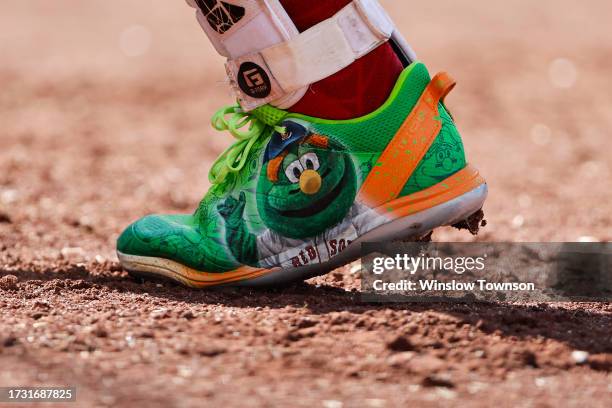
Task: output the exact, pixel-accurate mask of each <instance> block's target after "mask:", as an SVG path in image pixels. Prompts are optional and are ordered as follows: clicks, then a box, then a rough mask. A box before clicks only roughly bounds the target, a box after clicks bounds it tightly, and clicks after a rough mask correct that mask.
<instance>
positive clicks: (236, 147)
mask: <svg viewBox="0 0 612 408" xmlns="http://www.w3.org/2000/svg"><path fill="white" fill-rule="evenodd" d="M211 122H212V126H213V128H215V129H216V130H218V131H220V132H225V131H228V132H229V133H230V134H231V135H232V136H234V137H235V138H236V139H238V141H237V142H235V143H234V144H233V145H232V146H230V147H229V148H228V149H227V150H226V151H224V152H223V153H222V154H221V156H219V158H218V159H217V160H216V161H215V162H214V163H213V165H212V168H211V169H210V173H209V174H208V179H209V180H210V182H211V183H212V184H222V183H223V182H224V181H225V179H226V178H227V176H228V174H230V173H238V172H240V171H241V170H242V169H243V168H244V166H245V165H246V162H247V160H248V158H249V155H250V153H251V150H252V149H253V146H254V145H255V143H257V141H258V140H259V139H260V138H261V137H262V136H264V135H266V133H267V132H266V130H267V129H268V127H269V126H268V125H267V124H266V123H264V122H263V121H261V120H260V119H258V118H257V117H256V116H255V115H253V114H252V113H249V112H244V111H243V110H242V108H241V107H240V106H239V105H231V106H226V107H224V108H221V109H219V110H218V111H217V113H215V114H214V115H213V117H212V120H211ZM271 127H272V128H273V129H274V130H275V131H276V132H279V133H285V132H286V129H285V128H284V127H282V126H271Z"/></svg>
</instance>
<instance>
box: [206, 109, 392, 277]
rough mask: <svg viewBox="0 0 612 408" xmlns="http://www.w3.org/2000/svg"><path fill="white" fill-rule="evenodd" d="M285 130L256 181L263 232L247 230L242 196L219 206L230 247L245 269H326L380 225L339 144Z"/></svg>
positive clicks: (300, 129) (298, 129)
mask: <svg viewBox="0 0 612 408" xmlns="http://www.w3.org/2000/svg"><path fill="white" fill-rule="evenodd" d="M283 126H285V128H286V129H287V132H286V134H284V135H281V134H279V133H275V134H274V135H273V136H272V139H271V141H270V143H269V145H268V148H267V150H266V153H265V155H264V166H263V169H262V172H261V174H260V176H259V180H258V182H257V194H256V196H257V198H256V201H257V210H258V213H259V215H260V217H261V219H262V221H263V223H264V224H265V226H266V229H265V231H264V232H262V233H260V234H257V235H256V234H253V233H252V232H251V231H249V228H248V226H247V225H246V222H245V220H244V209H245V206H246V194H245V193H244V192H241V193H240V194H239V197H238V198H234V197H229V198H228V199H226V200H225V201H224V202H222V203H220V204H219V205H218V211H219V213H220V214H221V216H222V217H223V218H224V219H225V228H226V240H227V244H228V247H229V248H230V250H231V252H232V254H233V256H234V257H235V258H236V260H238V261H239V262H240V263H242V264H246V265H251V266H256V267H267V268H272V267H276V266H282V267H300V266H304V265H309V264H315V263H320V262H325V261H328V260H329V259H331V258H333V257H334V256H336V255H338V254H339V253H341V252H342V251H343V250H344V249H346V247H347V246H348V245H349V244H350V243H351V242H352V241H354V240H355V239H356V238H357V237H358V236H360V235H362V234H363V233H364V232H367V231H369V230H371V229H373V228H375V227H377V226H379V225H380V224H381V223H382V222H381V219H380V217H376V216H372V214H371V211H370V209H369V208H368V207H366V206H365V205H363V204H360V203H358V202H355V197H356V195H357V175H356V170H355V165H354V164H353V160H352V158H351V156H350V155H349V154H348V153H347V152H346V149H345V148H344V147H343V146H342V145H341V144H339V143H337V142H335V141H334V140H333V139H331V138H328V137H326V136H322V135H317V134H312V133H311V132H309V131H308V130H307V129H306V128H305V127H304V126H302V125H301V124H299V123H297V122H292V121H285V122H284V123H283Z"/></svg>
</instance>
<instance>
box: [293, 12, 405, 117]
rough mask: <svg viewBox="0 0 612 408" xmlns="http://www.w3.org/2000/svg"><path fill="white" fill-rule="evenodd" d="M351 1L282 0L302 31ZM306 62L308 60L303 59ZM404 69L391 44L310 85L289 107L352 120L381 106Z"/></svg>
mask: <svg viewBox="0 0 612 408" xmlns="http://www.w3.org/2000/svg"><path fill="white" fill-rule="evenodd" d="M350 2H351V0H316V1H313V0H281V3H282V5H283V7H284V8H285V10H286V11H287V13H288V14H289V16H290V17H291V19H292V20H293V22H294V23H295V25H296V26H297V28H298V30H300V31H305V30H307V29H308V28H310V27H312V26H313V25H315V24H317V23H320V22H321V21H323V20H326V19H328V18H330V17H332V16H333V15H334V14H336V13H337V12H338V11H340V10H341V9H342V8H343V7H344V6H346V5H347V4H349V3H350ZM305 63H308V62H307V61H305ZM403 69H404V67H403V65H402V63H401V61H400V59H399V58H398V56H397V54H395V51H393V49H392V47H391V45H390V44H388V43H387V44H383V45H381V46H380V47H378V48H377V49H375V50H374V51H372V52H371V53H369V54H368V55H366V56H365V57H363V58H360V59H359V60H357V61H355V62H354V63H353V64H351V65H350V66H348V67H347V68H345V69H343V70H342V71H340V72H338V73H336V74H334V75H332V76H331V77H329V78H325V79H324V80H322V81H319V82H317V83H314V84H312V85H311V86H310V88H309V89H308V91H307V92H306V95H304V97H303V98H302V99H301V100H300V101H299V102H298V103H296V104H295V105H293V106H292V107H291V108H290V109H289V110H290V111H291V112H295V113H301V114H304V115H309V116H315V117H318V118H325V119H337V120H342V119H352V118H357V117H360V116H363V115H367V114H368V113H370V112H373V111H374V110H376V109H377V108H378V107H380V106H381V105H382V104H383V103H385V101H386V100H387V98H388V97H389V94H390V93H391V91H392V90H393V87H394V86H395V82H396V81H397V78H398V76H399V75H400V73H401V72H402V70H403Z"/></svg>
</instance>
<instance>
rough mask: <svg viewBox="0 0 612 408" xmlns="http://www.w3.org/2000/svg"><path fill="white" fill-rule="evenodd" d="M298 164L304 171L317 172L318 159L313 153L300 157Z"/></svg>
mask: <svg viewBox="0 0 612 408" xmlns="http://www.w3.org/2000/svg"><path fill="white" fill-rule="evenodd" d="M300 163H302V167H304V169H306V170H315V171H316V170H319V167H320V164H319V158H318V157H317V155H316V154H314V153H306V154H305V155H303V156H302V157H300Z"/></svg>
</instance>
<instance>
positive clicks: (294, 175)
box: [285, 160, 304, 183]
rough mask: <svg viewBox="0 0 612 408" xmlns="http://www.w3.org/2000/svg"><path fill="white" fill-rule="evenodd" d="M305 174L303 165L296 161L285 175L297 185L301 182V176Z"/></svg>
mask: <svg viewBox="0 0 612 408" xmlns="http://www.w3.org/2000/svg"><path fill="white" fill-rule="evenodd" d="M303 172H304V168H303V167H302V163H300V161H299V160H296V161H294V162H293V163H291V164H290V165H289V166H287V169H286V170H285V175H286V176H287V178H288V179H289V181H290V182H292V183H297V182H298V181H300V176H301V175H302V173H303Z"/></svg>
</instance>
